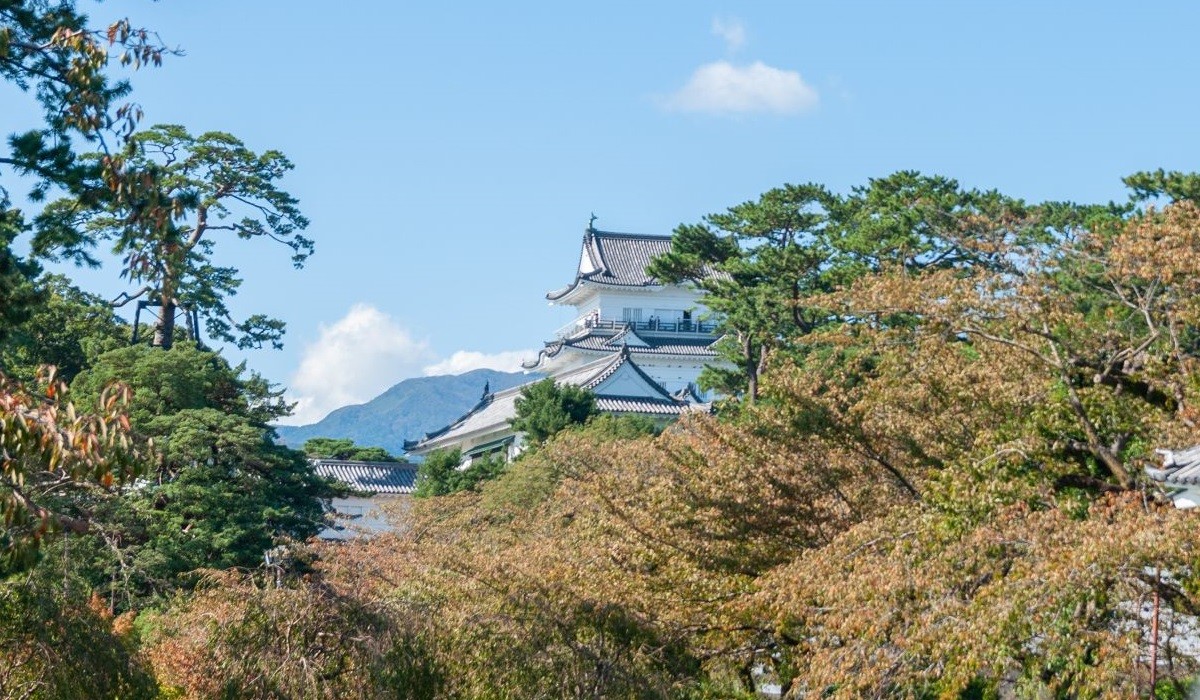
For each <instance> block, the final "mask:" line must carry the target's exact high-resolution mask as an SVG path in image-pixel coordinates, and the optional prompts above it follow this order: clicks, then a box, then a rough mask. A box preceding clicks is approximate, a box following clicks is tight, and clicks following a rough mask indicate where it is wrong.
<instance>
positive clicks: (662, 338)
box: [521, 328, 717, 369]
mask: <svg viewBox="0 0 1200 700" xmlns="http://www.w3.org/2000/svg"><path fill="white" fill-rule="evenodd" d="M632 335H636V337H637V339H638V340H639V341H641V342H639V343H637V344H633V343H630V344H629V345H625V344H624V343H623V341H626V340H628V339H629V337H630V336H632ZM715 342H716V340H714V339H713V337H712V336H709V335H699V336H692V337H687V336H684V337H680V336H679V335H671V336H666V335H654V334H651V333H634V331H631V330H627V329H625V330H620V331H618V332H616V333H615V334H614V333H613V331H612V330H608V329H600V328H585V329H582V330H580V331H579V332H578V333H576V334H575V335H572V336H568V337H567V338H565V339H563V340H552V341H550V342H548V343H546V347H545V348H544V349H542V350H541V352H539V353H538V355H537V357H535V358H533V359H532V360H527V361H526V362H524V363H522V365H521V366H522V367H524V368H525V369H533V368H535V367H537V366H538V365H540V364H541V362H542V360H543V359H545V358H547V357H554V356H556V355H558V353H560V352H562V350H563V348H574V349H576V350H584V351H587V352H596V353H611V352H615V351H618V350H620V349H621V348H624V347H627V348H628V349H629V352H631V353H633V354H634V355H651V354H653V355H682V356H686V357H702V358H713V359H715V358H716V357H717V352H716V351H715V350H713V347H712V346H713V343H715Z"/></svg>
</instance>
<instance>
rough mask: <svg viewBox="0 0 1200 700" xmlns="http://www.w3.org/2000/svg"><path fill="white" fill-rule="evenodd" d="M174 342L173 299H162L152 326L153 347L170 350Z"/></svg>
mask: <svg viewBox="0 0 1200 700" xmlns="http://www.w3.org/2000/svg"><path fill="white" fill-rule="evenodd" d="M174 343H175V300H174V299H170V298H167V299H163V300H162V310H161V311H160V313H159V317H158V323H157V324H156V325H155V326H154V343H153V344H154V347H156V348H162V349H163V350H170V349H171V346H172V345H173V344H174Z"/></svg>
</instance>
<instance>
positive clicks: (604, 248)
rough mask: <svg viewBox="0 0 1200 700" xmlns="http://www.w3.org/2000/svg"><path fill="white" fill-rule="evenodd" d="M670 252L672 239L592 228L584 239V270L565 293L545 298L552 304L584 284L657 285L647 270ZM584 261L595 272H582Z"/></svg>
mask: <svg viewBox="0 0 1200 700" xmlns="http://www.w3.org/2000/svg"><path fill="white" fill-rule="evenodd" d="M670 250H671V237H670V236H652V235H649V234H643V233H612V232H610V231H597V230H595V229H590V228H589V229H588V230H587V231H586V232H585V233H584V235H583V251H582V253H581V254H580V264H581V268H580V269H579V270H578V271H577V272H576V274H575V280H574V281H573V282H572V283H571V284H569V285H567V286H566V287H564V288H562V289H559V290H555V291H553V292H550V293H549V294H547V295H546V298H547V299H550V300H551V301H553V300H556V299H561V298H562V297H564V296H566V295H567V294H568V293H569V292H570V291H571V290H573V289H575V288H576V287H578V286H579V283H580V282H582V281H585V280H586V281H588V282H594V283H597V284H605V285H612V286H617V287H647V286H652V285H657V284H658V281H657V280H655V279H654V278H653V277H651V276H650V275H648V274H646V267H647V266H649V265H650V261H651V260H653V259H654V258H656V257H658V256H659V255H662V254H664V253H667V252H670ZM585 258H586V259H587V260H588V261H590V263H591V266H592V268H594V269H592V270H590V271H584V270H583V269H582V264H583V261H584V259H585Z"/></svg>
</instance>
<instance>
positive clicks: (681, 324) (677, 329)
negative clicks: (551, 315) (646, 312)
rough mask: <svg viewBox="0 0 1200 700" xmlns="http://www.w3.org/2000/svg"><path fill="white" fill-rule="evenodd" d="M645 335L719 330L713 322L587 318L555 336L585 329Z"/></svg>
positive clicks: (572, 324) (568, 334) (562, 329)
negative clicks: (629, 330) (631, 332)
mask: <svg viewBox="0 0 1200 700" xmlns="http://www.w3.org/2000/svg"><path fill="white" fill-rule="evenodd" d="M627 327H629V328H632V329H633V330H635V331H639V332H645V333H686V334H690V335H712V334H713V333H715V332H716V330H717V324H716V323H714V322H712V321H660V320H658V319H654V320H652V321H615V320H611V319H605V318H585V319H581V320H576V321H572V322H571V323H568V324H567V325H565V326H563V327H562V328H560V329H559V330H558V332H557V333H556V334H555V335H556V336H557V337H559V338H566V337H567V336H570V335H574V334H575V333H577V332H579V331H580V330H581V329H584V328H594V329H597V330H611V331H614V332H615V331H620V330H624V329H625V328H627Z"/></svg>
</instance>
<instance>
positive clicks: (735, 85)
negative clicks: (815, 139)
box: [664, 61, 818, 115]
mask: <svg viewBox="0 0 1200 700" xmlns="http://www.w3.org/2000/svg"><path fill="white" fill-rule="evenodd" d="M817 101H818V96H817V91H816V90H815V89H814V88H813V87H812V86H810V85H808V84H807V83H805V82H804V80H803V78H801V77H800V74H799V73H797V72H796V71H790V70H783V69H780V68H774V67H772V66H768V65H766V64H765V63H763V62H762V61H755V62H754V63H752V64H750V65H748V66H735V65H733V64H732V63H729V62H728V61H716V62H715V63H709V64H706V65H703V66H700V67H699V68H697V69H696V72H695V73H693V74H692V77H691V79H690V80H688V82H687V84H686V85H684V86H683V87H682V88H681V89H679V90H678V91H677V92H675V93H674V94H672V95H669V96H668V97H667V98H666V99H665V100H664V105H665V106H666V107H667V108H668V109H672V110H675V111H680V112H701V113H708V114H752V113H769V114H785V115H788V114H800V113H803V112H807V111H809V110H811V109H812V108H813V107H816V105H817Z"/></svg>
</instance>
